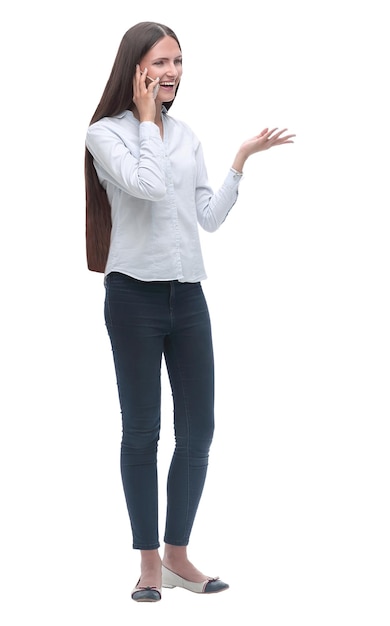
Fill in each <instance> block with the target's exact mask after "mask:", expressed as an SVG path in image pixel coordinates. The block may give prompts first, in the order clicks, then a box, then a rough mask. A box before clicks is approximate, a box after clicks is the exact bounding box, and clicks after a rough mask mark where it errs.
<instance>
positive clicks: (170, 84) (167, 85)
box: [160, 82, 175, 89]
mask: <svg viewBox="0 0 390 626" xmlns="http://www.w3.org/2000/svg"><path fill="white" fill-rule="evenodd" d="M174 86H175V83H174V82H173V83H167V82H165V83H160V87H166V88H169V89H170V88H171V87H174Z"/></svg>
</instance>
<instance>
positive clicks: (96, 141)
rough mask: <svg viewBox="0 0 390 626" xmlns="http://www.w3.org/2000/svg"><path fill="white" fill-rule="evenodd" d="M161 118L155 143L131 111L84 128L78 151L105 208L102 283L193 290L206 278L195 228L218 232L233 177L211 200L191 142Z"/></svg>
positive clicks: (233, 194) (233, 196)
mask: <svg viewBox="0 0 390 626" xmlns="http://www.w3.org/2000/svg"><path fill="white" fill-rule="evenodd" d="M162 118H163V128H164V132H163V139H162V138H161V136H160V131H159V129H158V127H157V125H156V124H154V123H153V122H141V123H140V122H139V121H138V120H137V119H136V118H135V117H134V115H133V113H132V112H131V111H125V112H123V113H121V114H120V115H116V116H115V117H105V118H103V119H101V120H99V121H98V122H95V123H94V124H91V126H89V128H88V131H87V137H86V146H87V148H88V150H89V151H90V153H91V154H92V156H93V158H94V165H95V169H96V172H97V175H98V178H99V181H100V183H101V185H102V186H103V187H104V189H105V190H106V193H107V196H108V199H109V203H110V205H111V218H112V231H111V243H110V250H109V255H108V260H107V265H106V268H105V275H107V274H109V273H110V272H113V271H116V272H122V273H124V274H127V275H129V276H132V277H133V278H137V279H139V280H144V281H151V280H179V281H181V282H198V281H201V280H203V279H205V278H206V272H205V268H204V264H203V258H202V251H201V246H200V240H199V232H198V224H200V226H201V227H202V228H203V229H204V230H206V231H209V232H212V231H215V230H216V229H217V228H219V226H220V225H221V224H222V222H223V221H224V220H225V218H226V216H227V214H228V213H229V211H230V209H231V208H232V206H233V205H234V204H235V202H236V200H237V195H238V186H239V182H240V180H241V174H240V173H238V172H235V171H234V170H233V169H232V170H230V171H229V172H228V174H227V177H226V179H225V181H224V183H223V184H222V186H221V188H220V189H219V190H218V191H217V192H216V193H214V192H213V190H212V189H211V188H210V186H209V183H208V178H207V172H206V167H205V164H204V159H203V153H202V147H201V144H200V142H199V140H198V139H197V137H196V136H195V135H194V133H193V132H192V130H191V129H190V128H189V127H188V126H187V125H186V124H185V123H184V122H182V121H178V120H175V119H174V118H172V117H170V116H169V115H168V114H167V112H166V111H165V110H163V116H162Z"/></svg>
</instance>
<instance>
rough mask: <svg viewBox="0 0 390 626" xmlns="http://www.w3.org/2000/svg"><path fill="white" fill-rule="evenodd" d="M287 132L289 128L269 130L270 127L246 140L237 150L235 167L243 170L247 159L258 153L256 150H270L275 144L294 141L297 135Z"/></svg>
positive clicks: (279, 144)
mask: <svg viewBox="0 0 390 626" xmlns="http://www.w3.org/2000/svg"><path fill="white" fill-rule="evenodd" d="M286 132H287V128H283V130H278V129H277V128H273V129H272V130H269V129H268V128H264V130H262V131H261V133H259V134H258V135H255V136H254V137H252V138H251V139H247V140H246V141H244V143H243V144H241V146H240V149H239V151H238V152H237V155H236V158H235V159H234V162H233V165H232V167H233V169H235V170H237V171H239V172H241V171H242V168H243V166H244V163H245V161H246V160H247V158H248V157H250V156H251V154H256V152H262V151H263V150H269V149H270V148H273V147H274V146H282V145H284V144H286V143H294V141H293V137H295V135H286V134H285V133H286Z"/></svg>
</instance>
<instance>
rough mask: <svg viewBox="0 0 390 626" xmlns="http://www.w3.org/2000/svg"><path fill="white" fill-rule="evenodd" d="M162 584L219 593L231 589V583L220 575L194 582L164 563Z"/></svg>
mask: <svg viewBox="0 0 390 626" xmlns="http://www.w3.org/2000/svg"><path fill="white" fill-rule="evenodd" d="M162 586H163V587H166V588H167V589H173V588H174V587H181V588H182V589H187V590H188V591H192V592H193V593H219V592H220V591H225V589H229V585H228V584H227V583H224V582H223V581H222V580H220V579H219V578H218V577H216V578H206V580H204V581H202V582H201V583H193V582H191V581H190V580H186V579H185V578H182V577H181V576H179V575H178V574H175V572H172V571H171V570H170V569H168V568H167V567H165V566H164V565H163V566H162Z"/></svg>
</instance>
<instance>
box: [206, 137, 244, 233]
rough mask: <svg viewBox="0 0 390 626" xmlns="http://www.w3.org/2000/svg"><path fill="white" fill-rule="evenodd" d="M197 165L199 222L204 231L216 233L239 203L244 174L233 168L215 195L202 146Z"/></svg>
mask: <svg viewBox="0 0 390 626" xmlns="http://www.w3.org/2000/svg"><path fill="white" fill-rule="evenodd" d="M196 164H197V185H196V207H197V215H198V222H199V224H200V225H201V227H202V228H203V229H204V230H206V231H208V232H214V231H216V230H217V229H218V228H219V227H220V226H221V224H222V223H223V222H224V221H225V219H226V217H227V216H228V214H229V211H230V209H231V208H232V207H233V206H234V205H235V203H236V201H237V198H238V187H239V184H240V182H241V179H242V174H241V173H240V172H237V171H236V170H234V169H233V168H231V169H230V170H229V172H228V174H227V176H226V178H225V180H224V182H223V184H222V185H221V187H220V188H219V189H218V191H216V192H215V193H214V192H213V190H212V189H211V187H210V185H209V182H208V177H207V171H206V166H205V162H204V158H203V150H202V147H201V145H200V144H199V145H198V148H197V150H196Z"/></svg>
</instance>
